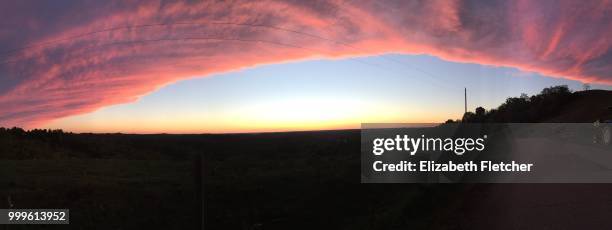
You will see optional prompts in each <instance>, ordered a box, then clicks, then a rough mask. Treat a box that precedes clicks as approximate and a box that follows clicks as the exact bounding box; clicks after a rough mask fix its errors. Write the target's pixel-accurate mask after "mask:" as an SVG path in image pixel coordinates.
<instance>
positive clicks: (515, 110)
mask: <svg viewBox="0 0 612 230" xmlns="http://www.w3.org/2000/svg"><path fill="white" fill-rule="evenodd" d="M571 97H572V92H571V91H570V89H569V88H568V87H567V85H561V86H553V87H548V88H545V89H543V90H542V92H540V94H538V95H533V96H531V97H530V96H528V95H527V94H524V93H523V94H521V96H520V97H510V98H508V99H506V102H504V103H503V104H501V105H500V106H499V107H497V109H491V110H489V111H486V110H485V109H484V108H483V107H478V108H476V110H475V111H474V112H467V113H465V114H464V115H463V118H462V119H461V120H456V121H453V120H451V119H449V120H448V121H446V123H454V122H465V123H482V122H490V123H503V122H510V123H528V122H540V121H542V120H544V119H546V118H549V117H551V116H554V115H556V114H558V113H559V112H560V110H561V108H562V106H563V105H564V104H565V103H567V102H568V101H569V100H570V99H571Z"/></svg>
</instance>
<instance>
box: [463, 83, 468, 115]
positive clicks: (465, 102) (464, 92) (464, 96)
mask: <svg viewBox="0 0 612 230" xmlns="http://www.w3.org/2000/svg"><path fill="white" fill-rule="evenodd" d="M463 98H464V108H465V112H463V114H465V113H467V88H463Z"/></svg>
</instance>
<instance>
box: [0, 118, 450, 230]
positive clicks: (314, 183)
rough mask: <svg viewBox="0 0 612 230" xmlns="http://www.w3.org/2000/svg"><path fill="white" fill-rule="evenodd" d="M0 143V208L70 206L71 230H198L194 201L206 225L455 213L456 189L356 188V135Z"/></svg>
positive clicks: (422, 221) (56, 138) (401, 221)
mask: <svg viewBox="0 0 612 230" xmlns="http://www.w3.org/2000/svg"><path fill="white" fill-rule="evenodd" d="M0 146H2V148H0V153H1V156H0V157H1V158H2V160H0V172H1V173H2V175H3V176H2V177H1V178H0V183H1V184H0V196H1V198H2V199H1V200H0V208H9V207H10V206H11V205H12V207H13V208H69V209H70V211H71V224H70V226H69V227H71V228H74V229H142V228H154V229H158V228H159V229H196V228H199V226H200V224H201V221H202V217H201V216H202V215H201V214H200V212H201V211H202V210H201V209H200V207H201V206H200V204H201V202H202V200H201V199H203V202H204V204H205V205H204V207H205V208H204V209H203V211H204V213H205V215H203V216H205V219H204V222H205V225H206V227H208V228H210V229H311V228H312V227H325V228H331V227H334V228H340V229H342V228H344V229H383V228H395V227H400V226H405V227H408V226H411V227H421V228H424V227H427V226H430V225H431V224H432V223H433V221H434V219H435V216H433V215H432V210H434V209H436V208H435V207H436V206H439V205H444V206H447V205H454V202H451V203H446V199H450V198H449V197H447V196H448V195H451V194H453V193H452V192H449V191H454V190H460V189H461V188H460V187H457V186H453V187H450V186H448V187H446V188H445V189H443V190H441V189H440V188H439V187H435V186H426V185H401V184H398V185H391V184H389V185H387V184H381V185H374V184H371V185H368V184H360V176H359V175H360V174H359V170H360V166H359V164H360V162H359V131H357V130H348V131H327V132H295V133H275V134H239V135H123V134H106V135H105V134H95V135H94V134H57V133H55V134H54V133H37V134H33V133H20V132H14V133H11V132H5V133H3V135H2V136H1V137H0ZM198 154H201V155H202V156H203V157H202V158H203V160H204V165H203V166H202V170H203V172H204V174H203V178H202V179H203V181H204V183H203V184H200V183H198V176H199V175H198V172H199V171H198V170H199V169H198V165H197V162H198V159H199V158H198ZM200 177H201V176H200ZM199 186H202V187H203V191H204V196H203V197H200V196H198V194H199V193H198V191H199ZM442 191H443V192H442ZM3 227H7V229H31V228H32V227H38V228H62V229H63V228H65V227H66V226H25V225H22V226H10V228H9V226H0V228H3Z"/></svg>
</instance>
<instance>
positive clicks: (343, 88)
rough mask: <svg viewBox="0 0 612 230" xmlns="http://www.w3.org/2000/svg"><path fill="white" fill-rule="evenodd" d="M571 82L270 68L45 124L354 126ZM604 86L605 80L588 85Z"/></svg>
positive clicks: (317, 65) (479, 73) (490, 103)
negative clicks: (600, 83) (465, 101)
mask: <svg viewBox="0 0 612 230" xmlns="http://www.w3.org/2000/svg"><path fill="white" fill-rule="evenodd" d="M555 85H568V87H570V88H571V89H572V90H582V89H583V83H581V82H579V81H573V80H567V79H560V78H552V77H545V76H542V75H540V74H537V73H530V72H523V71H520V70H518V69H516V68H507V67H493V66H483V65H478V64H465V63H455V62H447V61H443V60H440V59H439V58H436V57H432V56H427V55H397V54H389V55H379V56H371V57H359V58H350V59H341V60H311V61H298V62H291V63H283V64H270V65H263V66H257V67H252V68H247V69H244V70H239V71H232V72H229V73H224V74H216V75H213V76H209V77H203V78H196V79H191V80H184V81H179V82H176V83H174V84H170V85H167V86H165V87H163V88H160V89H159V90H156V91H154V92H152V93H150V94H148V95H145V96H143V97H142V98H140V99H139V100H138V101H136V102H133V103H128V104H122V105H115V106H110V107H107V108H103V109H100V110H98V111H96V112H93V113H88V114H84V115H77V116H71V117H67V118H63V119H59V120H56V121H54V122H51V123H49V124H48V125H46V126H44V128H50V129H56V128H62V129H65V130H70V131H73V132H98V133H114V132H123V133H241V132H273V131H295V130H313V129H314V130H319V129H355V128H359V127H360V124H361V123H367V122H370V123H381V122H382V123H400V122H402V123H439V122H444V121H446V120H447V119H460V118H461V116H462V114H463V111H464V98H463V93H464V88H463V87H464V86H465V87H467V88H469V89H468V98H469V102H468V104H469V105H468V106H469V110H471V111H473V110H474V108H476V107H478V106H482V107H484V108H486V109H490V108H495V107H497V106H499V105H500V104H501V103H503V102H504V101H505V100H506V98H507V97H508V96H519V95H520V94H521V93H527V94H529V95H534V94H537V93H539V92H540V91H541V90H542V89H543V88H545V87H550V86H555ZM591 87H592V88H593V89H606V90H612V86H606V85H597V84H595V85H592V86H591Z"/></svg>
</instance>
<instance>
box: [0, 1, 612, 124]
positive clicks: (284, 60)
mask: <svg viewBox="0 0 612 230" xmlns="http://www.w3.org/2000/svg"><path fill="white" fill-rule="evenodd" d="M0 5H1V6H2V7H0V15H2V18H1V19H0V126H5V127H10V126H20V127H25V128H62V129H65V130H70V131H75V132H127V133H162V132H167V133H203V132H213V133H218V132H259V131H279V130H312V129H336V128H357V127H359V124H360V123H362V122H443V121H444V120H446V119H449V118H453V119H457V118H460V117H461V114H462V112H463V87H467V88H468V98H469V108H470V109H473V108H474V107H476V106H483V107H485V108H487V109H488V108H492V107H496V106H498V105H499V104H500V103H502V102H503V101H504V100H505V98H507V97H508V96H518V95H520V94H521V93H527V94H530V95H531V94H535V93H538V92H539V91H540V90H541V89H542V88H544V87H548V86H552V85H561V84H566V85H569V86H570V88H572V89H574V90H580V89H581V87H582V84H583V82H588V83H591V84H592V85H593V86H594V87H593V88H601V89H608V90H611V89H612V87H610V85H611V84H612V75H611V73H612V65H611V64H610V63H612V39H610V37H612V14H611V13H610V12H611V11H612V2H610V1H603V0H602V1H587V2H581V1H486V2H482V1H452V0H451V1H436V0H434V1H236V2H217V3H213V2H197V1H188V2H182V1H177V2H174V1H160V2H157V1H144V2H138V1H11V2H2V3H0Z"/></svg>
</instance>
